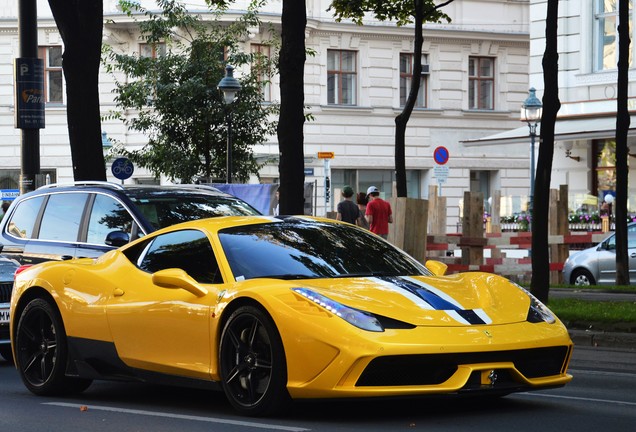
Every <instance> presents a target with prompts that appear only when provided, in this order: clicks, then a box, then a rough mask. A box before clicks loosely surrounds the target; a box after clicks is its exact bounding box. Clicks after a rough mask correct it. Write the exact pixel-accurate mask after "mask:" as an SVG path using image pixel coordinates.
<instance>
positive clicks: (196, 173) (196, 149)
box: [104, 0, 278, 183]
mask: <svg viewBox="0 0 636 432" xmlns="http://www.w3.org/2000/svg"><path fill="white" fill-rule="evenodd" d="M157 3H158V5H159V6H160V7H161V8H162V10H163V13H161V14H152V13H149V12H148V11H145V10H143V9H142V8H140V7H138V6H135V5H134V4H133V3H132V2H128V5H127V9H124V10H125V11H129V12H130V16H132V17H134V18H135V19H136V21H137V23H138V25H139V29H140V32H141V39H142V40H143V41H145V42H147V43H149V44H151V45H152V46H153V47H161V48H164V47H165V54H161V55H157V56H156V57H140V56H139V55H137V54H128V53H116V52H115V51H114V50H112V49H110V50H108V49H107V50H105V53H104V58H105V60H107V61H105V62H104V63H105V64H106V65H107V70H109V72H111V73H112V74H113V77H115V79H116V90H115V93H116V96H115V102H116V105H117V111H118V114H117V115H114V116H115V117H120V118H122V119H123V121H124V123H125V124H126V125H127V127H128V128H129V129H130V130H132V131H136V132H140V133H143V134H144V135H146V136H147V137H148V142H147V144H146V145H145V146H143V148H141V149H138V150H133V151H130V150H126V149H122V148H121V147H119V148H118V151H119V152H120V154H123V155H125V156H127V157H129V158H130V159H131V160H132V161H133V162H134V163H136V164H138V165H140V166H143V167H146V168H147V169H149V170H150V171H151V172H152V173H153V174H155V175H156V176H160V175H165V176H167V177H168V178H170V179H172V180H177V181H180V182H184V183H186V182H193V181H195V180H197V179H198V178H201V177H203V178H205V179H206V180H207V181H223V180H224V179H225V178H226V175H227V174H226V153H227V151H226V145H227V136H228V130H227V119H228V118H227V116H228V115H231V119H232V142H233V151H232V156H233V157H232V159H233V173H232V176H233V178H235V179H237V180H239V181H246V180H248V178H249V176H250V174H257V173H258V169H259V168H260V167H259V165H258V164H257V162H256V159H255V158H254V156H253V154H252V148H253V146H254V145H256V144H260V143H263V142H265V141H266V140H267V139H268V137H269V136H271V135H273V134H275V132H276V118H277V113H278V106H277V105H276V104H265V103H264V100H263V95H262V93H261V82H262V80H263V79H267V77H268V76H271V74H272V73H274V65H273V64H272V59H269V58H266V57H263V56H259V57H258V58H257V57H256V56H254V55H251V54H249V53H245V52H242V50H241V46H240V44H239V41H240V40H246V39H247V35H248V34H249V32H248V30H249V28H250V27H254V26H255V25H257V24H258V23H259V22H258V17H257V14H256V10H250V11H248V12H247V13H246V14H245V15H243V16H242V17H240V18H239V19H238V20H237V21H235V22H230V23H228V22H227V21H222V20H221V18H222V15H221V13H222V8H221V9H219V10H211V15H209V16H208V15H206V19H205V20H204V19H203V18H202V17H201V16H196V15H190V14H189V13H188V11H187V10H186V9H185V6H184V5H183V4H181V3H180V2H178V1H175V0H160V1H158V2H157ZM210 3H224V2H210ZM255 3H259V2H255ZM140 13H141V15H139V14H140ZM272 43H273V42H272ZM153 52H157V53H159V54H160V53H162V52H164V51H163V50H160V49H155V50H153ZM226 59H227V60H226ZM228 63H229V64H231V65H233V66H234V67H235V70H236V74H235V77H236V78H237V79H238V80H239V82H240V83H241V86H242V89H241V91H240V92H239V93H238V97H237V99H236V100H235V101H234V102H233V103H232V104H231V105H230V106H229V107H227V106H225V104H224V102H223V96H222V94H220V92H219V91H218V90H217V85H218V83H219V81H220V80H221V79H222V78H223V76H224V74H225V66H226V64H228ZM122 74H123V75H125V77H126V78H125V79H122V78H121V77H122ZM118 77H119V80H117V78H118Z"/></svg>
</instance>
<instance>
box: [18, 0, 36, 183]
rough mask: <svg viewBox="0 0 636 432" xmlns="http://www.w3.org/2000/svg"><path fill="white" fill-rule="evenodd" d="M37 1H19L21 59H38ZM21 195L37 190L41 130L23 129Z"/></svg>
mask: <svg viewBox="0 0 636 432" xmlns="http://www.w3.org/2000/svg"><path fill="white" fill-rule="evenodd" d="M37 15H38V14H37V1H36V0H19V1H18V33H19V38H20V57H22V58H37V57H38V27H37V22H38V20H37ZM20 151H21V173H20V193H21V194H24V193H26V192H30V191H32V190H35V186H36V184H35V179H36V175H37V174H39V173H40V130H39V129H21V143H20Z"/></svg>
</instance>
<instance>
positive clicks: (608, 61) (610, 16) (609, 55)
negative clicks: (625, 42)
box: [594, 0, 634, 71]
mask: <svg viewBox="0 0 636 432" xmlns="http://www.w3.org/2000/svg"><path fill="white" fill-rule="evenodd" d="M594 3H595V5H594V12H595V13H594V46H595V50H594V51H595V53H594V64H595V69H596V70H599V71H602V70H608V69H616V67H617V64H618V24H619V23H618V1H608V0H595V1H594ZM629 9H630V13H629V28H630V33H632V34H631V35H630V37H631V38H632V39H633V38H634V34H633V26H632V22H633V17H632V14H633V13H634V12H633V8H632V2H631V1H630V2H629ZM632 45H633V44H632ZM632 50H633V48H632ZM632 50H630V52H629V67H632V66H633V53H632Z"/></svg>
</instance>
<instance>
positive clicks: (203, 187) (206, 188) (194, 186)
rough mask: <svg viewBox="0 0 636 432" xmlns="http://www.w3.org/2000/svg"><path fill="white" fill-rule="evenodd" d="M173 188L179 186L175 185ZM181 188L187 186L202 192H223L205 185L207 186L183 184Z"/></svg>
mask: <svg viewBox="0 0 636 432" xmlns="http://www.w3.org/2000/svg"><path fill="white" fill-rule="evenodd" d="M175 186H179V185H175ZM182 186H187V187H191V188H194V189H204V190H210V191H214V192H223V191H222V190H221V189H219V188H217V187H214V186H211V185H207V184H184V185H182Z"/></svg>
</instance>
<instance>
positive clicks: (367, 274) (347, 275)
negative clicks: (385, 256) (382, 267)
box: [331, 272, 392, 279]
mask: <svg viewBox="0 0 636 432" xmlns="http://www.w3.org/2000/svg"><path fill="white" fill-rule="evenodd" d="M379 276H392V275H389V274H387V273H384V272H360V273H342V274H338V275H334V276H331V277H332V278H334V279H335V278H357V277H379Z"/></svg>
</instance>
